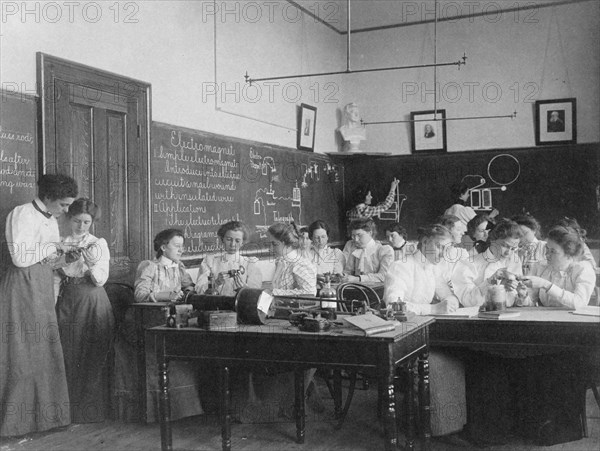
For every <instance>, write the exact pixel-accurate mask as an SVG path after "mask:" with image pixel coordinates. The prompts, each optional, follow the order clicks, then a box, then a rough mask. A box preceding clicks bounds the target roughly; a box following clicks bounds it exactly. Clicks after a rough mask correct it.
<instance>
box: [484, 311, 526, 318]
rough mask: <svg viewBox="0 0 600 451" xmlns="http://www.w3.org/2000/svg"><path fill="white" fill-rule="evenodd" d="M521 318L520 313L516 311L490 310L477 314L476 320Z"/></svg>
mask: <svg viewBox="0 0 600 451" xmlns="http://www.w3.org/2000/svg"><path fill="white" fill-rule="evenodd" d="M517 316H521V312H519V311H516V310H492V311H488V312H479V314H478V315H477V317H478V318H490V319H504V318H515V317H517Z"/></svg>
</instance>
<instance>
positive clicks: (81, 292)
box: [56, 198, 115, 423]
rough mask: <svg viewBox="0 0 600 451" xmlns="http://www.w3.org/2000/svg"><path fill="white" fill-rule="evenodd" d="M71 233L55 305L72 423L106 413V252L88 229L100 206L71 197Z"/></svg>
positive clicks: (109, 333) (109, 317)
mask: <svg viewBox="0 0 600 451" xmlns="http://www.w3.org/2000/svg"><path fill="white" fill-rule="evenodd" d="M67 215H68V217H69V224H70V226H71V234H70V235H69V236H67V237H66V238H64V239H63V244H65V245H68V246H72V247H73V248H74V249H75V250H74V251H73V252H72V253H73V254H75V258H77V259H76V260H75V261H73V262H72V263H70V264H69V265H68V266H65V267H64V268H61V269H59V270H58V272H59V273H60V275H61V279H62V281H61V290H60V296H59V298H58V303H57V305H56V317H57V319H58V327H59V331H60V341H61V343H62V347H63V354H64V356H65V370H66V372H67V386H68V388H69V399H70V400H71V418H72V421H73V423H95V422H100V421H104V419H105V417H107V416H108V409H109V407H110V404H109V399H110V398H109V393H108V386H109V385H108V377H109V374H108V369H109V365H108V357H109V354H110V347H111V344H112V338H113V329H114V322H115V320H114V316H113V311H112V307H111V305H110V301H109V300H108V296H107V295H106V291H104V287H103V285H104V284H105V283H106V281H107V279H108V270H109V263H110V254H109V251H108V244H107V243H106V240H105V239H104V238H96V237H95V236H94V235H92V234H91V233H90V227H91V226H92V224H93V223H94V222H95V221H97V220H98V219H99V217H100V207H98V206H97V205H96V204H95V203H94V202H92V201H91V200H89V199H83V198H82V199H77V200H76V201H75V202H73V203H72V204H71V206H70V207H69V212H68V213H67Z"/></svg>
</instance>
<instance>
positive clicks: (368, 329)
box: [344, 313, 396, 336]
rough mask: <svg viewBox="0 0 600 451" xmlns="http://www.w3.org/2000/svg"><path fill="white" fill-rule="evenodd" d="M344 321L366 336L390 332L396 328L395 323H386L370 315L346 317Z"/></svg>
mask: <svg viewBox="0 0 600 451" xmlns="http://www.w3.org/2000/svg"><path fill="white" fill-rule="evenodd" d="M344 319H345V321H346V322H348V323H349V324H351V325H352V326H354V327H356V328H358V329H360V330H362V331H363V332H364V333H365V335H367V336H369V335H375V334H380V333H382V332H390V331H393V330H394V329H395V328H396V323H395V322H394V321H386V320H384V319H382V318H380V317H378V316H376V315H373V314H372V313H366V314H364V315H356V316H346V317H344Z"/></svg>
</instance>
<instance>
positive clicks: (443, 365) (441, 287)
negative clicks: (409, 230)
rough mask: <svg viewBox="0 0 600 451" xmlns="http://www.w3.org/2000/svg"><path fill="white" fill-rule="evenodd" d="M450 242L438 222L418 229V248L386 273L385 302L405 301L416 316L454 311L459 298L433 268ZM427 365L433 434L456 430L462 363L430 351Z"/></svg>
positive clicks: (462, 413) (461, 415) (460, 420)
mask: <svg viewBox="0 0 600 451" xmlns="http://www.w3.org/2000/svg"><path fill="white" fill-rule="evenodd" d="M451 242H452V239H451V235H450V232H449V231H448V229H446V228H445V227H443V226H441V225H439V224H435V225H431V226H427V227H423V228H420V229H419V244H418V250H417V251H416V252H415V253H414V254H411V255H407V256H406V258H405V260H404V261H402V260H399V261H396V262H394V263H393V264H392V266H391V267H390V269H389V271H388V272H387V275H386V277H385V287H384V296H383V298H384V301H385V302H386V304H388V305H389V304H390V303H394V302H398V301H400V300H401V301H404V302H405V303H406V304H407V307H408V310H409V311H412V312H415V313H416V314H418V315H428V314H434V313H447V312H452V311H454V310H456V308H458V299H457V298H456V296H455V295H454V293H452V289H451V287H450V285H449V281H448V280H445V279H444V278H443V276H442V274H441V273H439V272H438V271H436V268H437V267H438V266H439V262H440V260H442V259H443V258H444V253H445V250H446V249H447V248H448V247H449V246H450V244H451ZM434 301H439V302H437V303H434ZM429 368H430V373H429V374H430V381H431V383H430V384H431V385H430V389H431V406H432V408H431V431H432V435H434V436H439V435H446V434H451V433H454V432H458V431H460V430H461V429H462V428H463V426H464V425H465V423H466V395H465V372H464V367H463V364H462V363H461V361H460V359H458V358H456V357H454V356H453V355H452V354H450V353H447V352H441V351H437V350H431V351H430V354H429ZM450 412H451V413H450Z"/></svg>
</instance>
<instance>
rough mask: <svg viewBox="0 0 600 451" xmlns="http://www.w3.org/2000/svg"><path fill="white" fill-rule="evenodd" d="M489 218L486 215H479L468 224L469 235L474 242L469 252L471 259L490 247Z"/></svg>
mask: <svg viewBox="0 0 600 451" xmlns="http://www.w3.org/2000/svg"><path fill="white" fill-rule="evenodd" d="M489 224H490V221H489V217H488V215H486V214H482V213H478V214H477V215H475V216H474V217H473V219H471V220H470V221H469V222H468V223H467V235H469V238H471V240H472V241H473V247H472V248H471V251H470V252H469V255H470V256H471V257H474V256H475V255H477V254H481V253H482V252H483V251H485V250H486V249H487V247H488V243H487V239H488V234H489V230H488V225H489Z"/></svg>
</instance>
